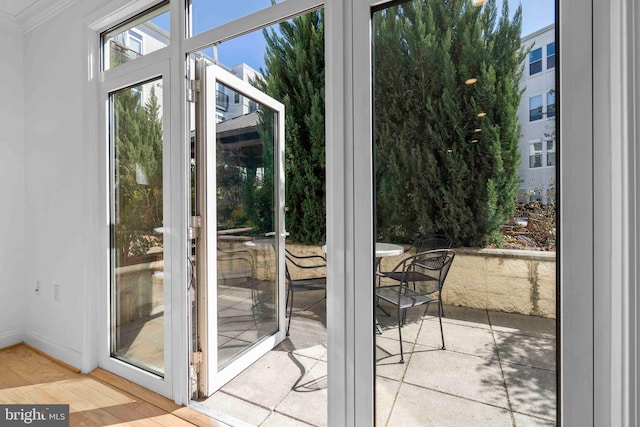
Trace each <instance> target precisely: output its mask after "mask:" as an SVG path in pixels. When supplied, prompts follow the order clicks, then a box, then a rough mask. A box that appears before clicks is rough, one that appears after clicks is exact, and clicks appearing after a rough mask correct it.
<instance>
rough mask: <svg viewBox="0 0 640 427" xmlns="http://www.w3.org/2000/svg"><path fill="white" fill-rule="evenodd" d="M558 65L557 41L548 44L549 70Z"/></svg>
mask: <svg viewBox="0 0 640 427" xmlns="http://www.w3.org/2000/svg"><path fill="white" fill-rule="evenodd" d="M555 66H556V42H553V43H549V44H548V45H547V70H548V69H549V68H553V67H555Z"/></svg>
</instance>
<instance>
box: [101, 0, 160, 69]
mask: <svg viewBox="0 0 640 427" xmlns="http://www.w3.org/2000/svg"><path fill="white" fill-rule="evenodd" d="M169 14H170V12H169V4H168V3H167V4H164V5H160V6H159V7H156V8H154V9H152V10H150V11H148V12H145V13H144V14H142V15H139V16H137V17H134V18H132V19H131V20H129V21H127V22H125V23H123V24H122V25H118V26H117V27H115V28H113V29H111V30H109V31H106V32H105V33H103V34H102V37H101V39H102V55H103V57H102V62H103V69H104V70H109V69H111V68H116V67H117V66H119V65H121V64H124V63H127V62H130V61H134V60H136V59H138V58H140V57H142V56H145V55H148V54H149V53H151V52H155V51H156V50H159V49H162V48H163V47H165V46H168V45H169V42H170V35H169Z"/></svg>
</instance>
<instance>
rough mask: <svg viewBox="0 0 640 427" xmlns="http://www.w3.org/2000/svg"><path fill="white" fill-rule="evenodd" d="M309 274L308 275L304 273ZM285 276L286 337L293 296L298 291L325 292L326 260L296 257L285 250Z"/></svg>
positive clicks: (316, 257) (319, 257)
mask: <svg viewBox="0 0 640 427" xmlns="http://www.w3.org/2000/svg"><path fill="white" fill-rule="evenodd" d="M306 272H309V273H306ZM285 276H286V279H287V299H286V303H285V310H286V309H287V308H288V311H289V314H288V316H289V321H288V322H287V336H289V328H290V327H291V317H292V314H293V295H294V293H295V292H299V291H314V290H322V289H324V290H325V297H326V290H327V260H326V258H325V257H323V256H322V255H296V254H294V253H293V252H291V251H290V250H288V249H286V248H285Z"/></svg>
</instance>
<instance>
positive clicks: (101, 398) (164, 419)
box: [0, 344, 219, 426]
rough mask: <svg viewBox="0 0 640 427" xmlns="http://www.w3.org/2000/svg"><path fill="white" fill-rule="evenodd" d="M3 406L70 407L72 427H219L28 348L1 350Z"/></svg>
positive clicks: (102, 373) (134, 388)
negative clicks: (66, 405) (67, 405)
mask: <svg viewBox="0 0 640 427" xmlns="http://www.w3.org/2000/svg"><path fill="white" fill-rule="evenodd" d="M125 390H126V391H125ZM0 403H3V404H13V403H15V404H69V411H70V417H69V418H70V425H71V426H107V425H109V426H113V425H118V426H193V425H198V426H218V425H219V424H217V423H216V422H215V421H213V420H211V419H210V418H209V417H207V416H205V415H203V414H200V413H199V412H196V411H194V410H192V409H189V408H185V407H181V406H178V405H176V404H175V403H173V402H172V401H170V400H168V399H166V398H164V397H162V396H160V395H158V394H156V393H153V392H150V391H149V390H146V389H144V388H142V387H140V386H138V385H137V384H134V383H131V382H129V381H127V380H124V379H122V378H120V377H117V376H115V375H113V374H110V373H108V372H106V371H103V370H101V369H96V370H95V371H93V372H91V373H90V374H89V375H83V374H80V373H79V372H78V371H77V370H74V369H72V368H70V367H68V366H65V365H64V364H62V363H60V362H57V361H54V360H52V359H51V358H49V357H47V356H46V355H43V354H42V353H40V352H38V351H36V350H35V349H33V348H31V347H29V346H27V345H24V344H20V345H17V346H14V347H9V348H5V349H2V350H0Z"/></svg>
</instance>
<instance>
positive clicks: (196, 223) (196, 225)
mask: <svg viewBox="0 0 640 427" xmlns="http://www.w3.org/2000/svg"><path fill="white" fill-rule="evenodd" d="M201 229H202V217H201V216H192V217H191V222H190V223H189V239H191V240H195V239H197V238H198V237H200V230H201Z"/></svg>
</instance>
